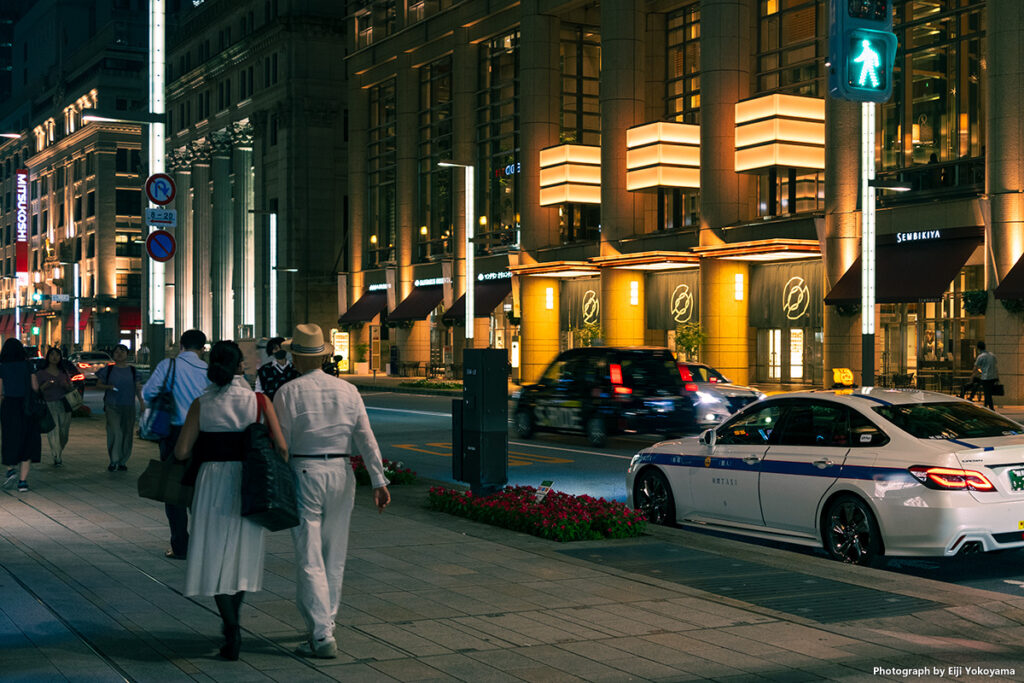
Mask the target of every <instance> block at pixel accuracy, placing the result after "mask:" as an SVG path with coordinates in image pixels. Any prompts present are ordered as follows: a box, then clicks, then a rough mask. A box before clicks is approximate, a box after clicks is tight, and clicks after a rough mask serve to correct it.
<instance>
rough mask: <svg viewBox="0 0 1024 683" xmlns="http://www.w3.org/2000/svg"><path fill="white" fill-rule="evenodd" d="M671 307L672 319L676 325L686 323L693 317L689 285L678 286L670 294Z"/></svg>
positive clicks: (691, 295) (691, 294)
mask: <svg viewBox="0 0 1024 683" xmlns="http://www.w3.org/2000/svg"><path fill="white" fill-rule="evenodd" d="M669 305H670V306H671V307H672V308H671V311H672V319H673V320H675V321H676V322H677V323H688V322H690V318H691V317H693V292H691V291H690V285H678V286H677V287H676V288H675V290H674V291H673V292H672V299H671V301H670V302H669Z"/></svg>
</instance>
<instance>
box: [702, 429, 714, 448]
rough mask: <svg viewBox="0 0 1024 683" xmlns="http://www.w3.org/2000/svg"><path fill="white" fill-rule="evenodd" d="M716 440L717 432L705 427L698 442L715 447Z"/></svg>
mask: <svg viewBox="0 0 1024 683" xmlns="http://www.w3.org/2000/svg"><path fill="white" fill-rule="evenodd" d="M717 440H718V434H717V433H716V432H715V430H714V429H705V430H704V432H703V433H702V434H701V435H700V442H701V443H702V444H704V445H705V446H710V447H711V448H714V447H715V442H716V441H717Z"/></svg>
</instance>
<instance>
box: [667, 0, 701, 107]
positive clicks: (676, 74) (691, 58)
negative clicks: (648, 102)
mask: <svg viewBox="0 0 1024 683" xmlns="http://www.w3.org/2000/svg"><path fill="white" fill-rule="evenodd" d="M667 43H668V45H667V49H666V56H667V58H668V63H667V65H666V67H667V68H666V79H665V86H666V93H665V104H666V105H667V108H668V111H667V112H666V119H667V120H669V121H676V122H677V123H692V124H699V123H700V4H699V3H696V2H694V3H691V4H689V5H687V6H686V7H683V8H682V9H678V10H675V11H674V12H671V13H669V15H668V40H667Z"/></svg>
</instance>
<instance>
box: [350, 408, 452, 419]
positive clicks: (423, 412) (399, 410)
mask: <svg viewBox="0 0 1024 683" xmlns="http://www.w3.org/2000/svg"><path fill="white" fill-rule="evenodd" d="M366 409H367V410H383V411H384V412H388V413H409V414H411V415H433V416H434V417H451V416H452V414H451V413H434V412H431V411H429V410H406V409H405V408H378V407H377V406H366Z"/></svg>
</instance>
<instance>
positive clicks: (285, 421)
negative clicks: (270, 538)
mask: <svg viewBox="0 0 1024 683" xmlns="http://www.w3.org/2000/svg"><path fill="white" fill-rule="evenodd" d="M274 411H275V412H276V413H277V420H278V422H280V423H281V433H282V434H283V435H284V440H285V442H286V443H287V444H288V452H289V453H291V454H293V455H318V454H323V453H346V454H351V453H353V448H354V449H355V452H357V453H358V454H359V455H362V456H363V461H364V462H365V464H366V470H367V472H369V474H370V481H371V482H372V483H373V487H374V488H380V487H381V486H387V485H388V484H389V483H390V482H389V481H388V479H387V477H385V476H384V463H383V461H382V459H381V455H380V447H379V446H378V445H377V439H376V437H374V435H373V430H371V429H370V418H369V417H367V416H366V406H365V405H363V398H362V397H361V396H360V395H359V391H358V390H357V389H356V388H355V387H354V386H352V385H351V384H349V383H348V382H346V381H345V380H343V379H338V378H337V377H331V376H330V375H328V374H327V373H326V372H324V371H323V370H311V371H310V372H307V373H306V374H304V375H302V376H301V377H299V378H298V379H293V380H292V381H291V382H288V383H287V384H285V385H284V386H283V387H281V388H280V389H278V391H277V394H276V395H275V396H274Z"/></svg>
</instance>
